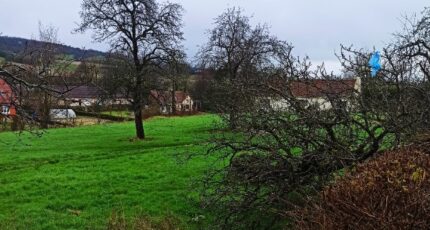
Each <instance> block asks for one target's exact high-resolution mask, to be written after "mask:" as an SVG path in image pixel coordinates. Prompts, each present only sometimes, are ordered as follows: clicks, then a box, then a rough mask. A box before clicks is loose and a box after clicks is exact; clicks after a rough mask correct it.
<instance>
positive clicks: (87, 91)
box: [54, 85, 102, 99]
mask: <svg viewBox="0 0 430 230" xmlns="http://www.w3.org/2000/svg"><path fill="white" fill-rule="evenodd" d="M54 88H55V90H57V91H59V92H64V96H65V97H66V98H73V99H85V98H98V97H100V96H101V95H102V91H101V90H100V89H99V88H97V87H95V86H89V85H82V86H68V87H65V86H55V87H54Z"/></svg>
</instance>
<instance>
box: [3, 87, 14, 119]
mask: <svg viewBox="0 0 430 230" xmlns="http://www.w3.org/2000/svg"><path fill="white" fill-rule="evenodd" d="M14 98H15V95H14V93H13V90H12V87H11V86H10V85H9V84H7V83H6V81H5V80H3V79H0V109H1V110H0V116H3V117H11V116H16V107H15V105H14V101H15V99H14Z"/></svg>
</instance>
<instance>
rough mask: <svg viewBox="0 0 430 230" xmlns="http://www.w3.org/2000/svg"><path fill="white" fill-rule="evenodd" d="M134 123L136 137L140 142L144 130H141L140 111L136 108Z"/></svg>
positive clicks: (141, 118)
mask: <svg viewBox="0 0 430 230" xmlns="http://www.w3.org/2000/svg"><path fill="white" fill-rule="evenodd" d="M134 123H135V125H136V137H137V138H138V139H140V140H143V139H145V130H144V128H143V116H142V109H141V108H140V107H139V106H137V107H135V109H134Z"/></svg>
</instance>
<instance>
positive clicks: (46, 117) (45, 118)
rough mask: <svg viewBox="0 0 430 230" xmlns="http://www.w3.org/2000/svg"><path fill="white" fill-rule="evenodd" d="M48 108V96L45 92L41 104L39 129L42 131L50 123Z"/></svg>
mask: <svg viewBox="0 0 430 230" xmlns="http://www.w3.org/2000/svg"><path fill="white" fill-rule="evenodd" d="M49 112H50V106H49V95H48V93H47V92H44V93H43V103H42V117H41V127H42V129H47V128H49V123H50V114H49Z"/></svg>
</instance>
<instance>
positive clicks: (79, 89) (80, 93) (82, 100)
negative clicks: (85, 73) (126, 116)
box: [55, 85, 129, 108]
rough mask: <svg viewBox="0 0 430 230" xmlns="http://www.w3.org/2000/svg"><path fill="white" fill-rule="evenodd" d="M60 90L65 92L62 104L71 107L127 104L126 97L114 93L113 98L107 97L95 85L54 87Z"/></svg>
mask: <svg viewBox="0 0 430 230" xmlns="http://www.w3.org/2000/svg"><path fill="white" fill-rule="evenodd" d="M55 88H56V89H57V90H58V91H60V92H65V93H64V95H63V96H62V98H63V100H62V103H61V104H63V105H67V106H69V107H72V108H76V107H81V108H86V107H91V106H95V105H128V104H129V102H128V100H127V99H126V98H124V97H122V96H120V95H116V96H115V99H108V98H107V97H106V94H105V93H104V92H103V90H102V89H100V88H99V87H97V86H93V85H82V86H68V87H59V86H57V87H55Z"/></svg>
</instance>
